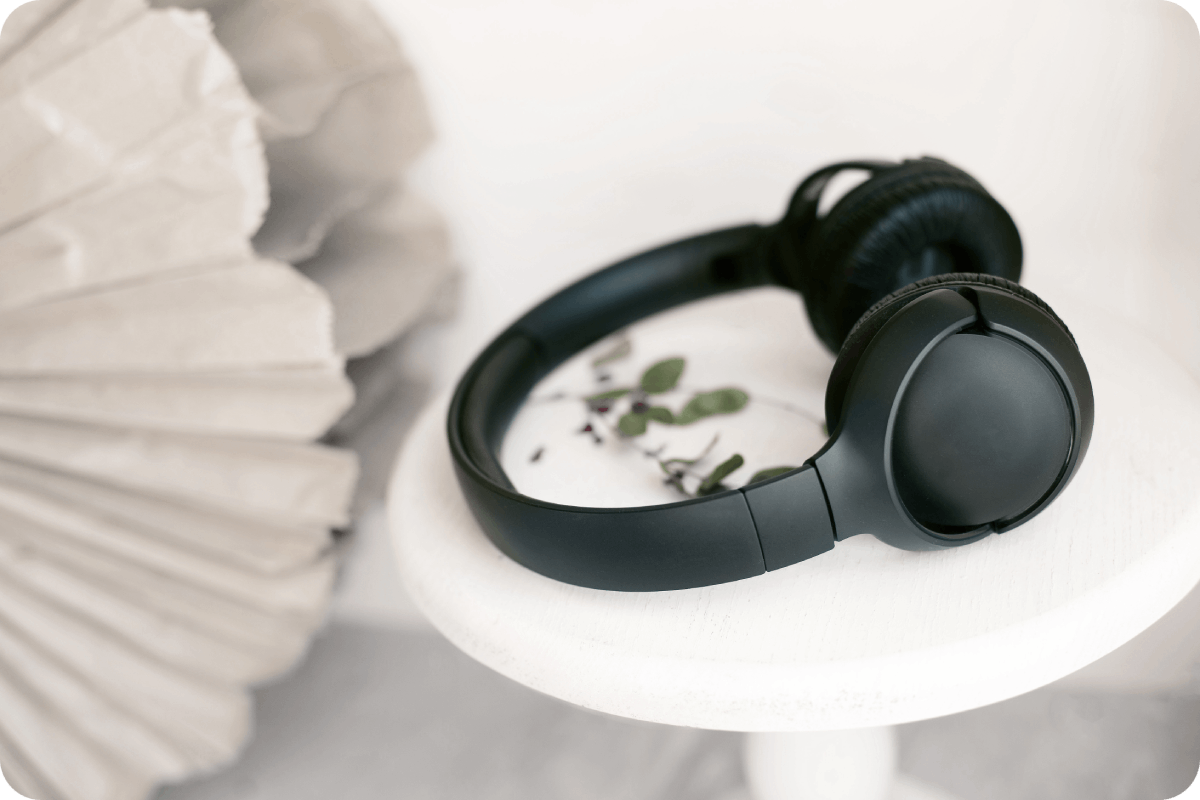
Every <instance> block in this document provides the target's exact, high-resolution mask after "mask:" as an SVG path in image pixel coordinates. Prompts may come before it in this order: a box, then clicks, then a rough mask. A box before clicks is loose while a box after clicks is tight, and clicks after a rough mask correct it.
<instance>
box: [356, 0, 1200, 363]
mask: <svg viewBox="0 0 1200 800" xmlns="http://www.w3.org/2000/svg"><path fill="white" fill-rule="evenodd" d="M377 2H378V4H379V7H380V8H381V9H382V10H383V11H384V13H385V14H386V15H387V16H388V17H389V18H390V19H391V20H392V21H393V22H394V23H395V25H396V26H397V29H398V30H399V31H400V34H401V36H402V38H403V42H404V44H405V46H406V47H407V49H408V50H409V52H410V54H411V56H412V57H413V59H414V61H415V62H416V64H417V67H418V69H419V71H420V73H421V77H422V80H423V82H424V85H425V87H426V89H427V92H428V95H429V99H430V102H431V104H432V106H433V111H434V116H435V121H436V125H437V128H438V136H439V140H438V144H437V145H436V147H435V149H434V151H433V152H432V153H430V155H429V156H428V158H427V159H426V160H425V162H424V164H423V165H422V167H421V170H420V174H419V177H418V184H419V186H420V188H421V189H422V190H424V191H425V192H426V193H428V194H430V195H432V196H433V197H434V199H435V200H436V201H437V202H438V203H439V204H440V205H441V207H442V208H443V210H444V211H445V213H446V214H447V216H448V218H449V222H450V225H451V228H452V232H453V236H454V241H455V244H456V247H457V249H458V254H459V257H460V259H461V261H462V263H463V264H464V265H465V267H466V268H467V270H468V280H467V284H466V292H465V300H464V302H465V306H464V309H463V310H464V314H463V318H462V322H461V323H460V326H459V328H458V329H457V331H456V333H455V334H454V338H453V341H452V342H451V343H450V346H449V348H448V349H447V351H446V353H445V357H444V358H443V360H442V361H441V363H440V366H441V370H442V380H443V382H445V383H449V382H450V381H452V380H453V378H454V376H455V375H456V373H457V372H458V370H459V369H460V368H461V367H462V366H463V365H464V364H465V363H466V361H467V360H469V358H470V356H471V355H472V354H473V353H474V352H475V350H476V349H478V348H479V347H480V346H482V345H483V344H484V343H485V342H486V340H487V338H488V337H489V335H491V334H492V333H494V332H495V331H497V330H498V329H499V328H501V327H502V326H503V325H504V324H506V323H507V322H508V321H511V319H512V318H514V317H515V316H516V315H518V314H519V313H520V312H521V311H522V310H523V309H524V308H525V307H526V306H527V305H529V304H530V303H532V302H534V301H536V300H537V299H539V298H540V297H542V296H544V295H545V294H547V293H548V292H549V291H550V290H552V289H553V288H556V287H558V286H560V285H562V284H565V283H567V282H569V281H570V280H572V279H574V278H576V277H578V276H579V275H581V274H583V273H585V272H587V271H589V270H591V269H593V268H595V267H597V266H600V265H601V264H603V263H604V262H606V261H609V260H611V259H614V258H616V257H619V256H621V255H624V254H627V253H629V252H632V251H634V250H637V249H640V248H642V247H645V246H648V245H651V244H654V243H658V242H661V241H664V240H667V239H669V238H672V237H676V236H679V235H683V234H686V233H689V232H694V231H697V230H699V229H702V228H705V227H711V226H717V225H724V224H729V223H736V222H741V221H745V220H748V219H757V220H762V221H767V220H770V219H772V218H774V217H775V216H777V215H778V214H779V212H780V211H781V209H782V207H783V204H784V202H785V200H786V198H787V197H788V195H789V193H790V191H791V190H792V188H793V187H794V186H795V184H796V182H797V181H798V179H799V178H800V177H802V176H803V175H804V174H805V173H806V172H808V171H809V170H811V169H813V168H814V167H816V166H818V165H820V164H822V163H824V162H827V161H830V160H834V159H838V158H842V157H847V156H886V157H903V156H907V155H919V154H923V153H930V154H937V155H940V156H942V157H945V158H947V159H949V160H951V161H953V162H955V163H958V164H959V165H960V166H963V167H964V168H966V169H968V170H969V171H971V172H973V173H974V174H976V176H977V177H979V178H980V179H981V180H982V181H983V183H984V184H985V185H986V186H988V187H989V188H990V189H991V190H992V191H993V193H994V194H995V195H996V196H997V197H998V198H999V199H1000V200H1001V201H1002V202H1004V203H1005V204H1006V205H1007V206H1008V207H1009V209H1010V210H1011V212H1012V213H1013V215H1014V217H1015V218H1016V220H1017V223H1018V225H1019V226H1020V228H1021V232H1022V234H1023V237H1024V240H1025V244H1026V252H1027V267H1026V270H1027V271H1026V282H1027V283H1029V284H1030V285H1031V286H1032V287H1033V288H1034V289H1035V290H1038V289H1041V290H1043V291H1044V293H1045V294H1046V295H1047V299H1048V300H1049V301H1050V302H1051V303H1052V304H1053V298H1054V294H1055V292H1071V293H1077V294H1081V295H1084V296H1087V297H1089V298H1091V299H1092V300H1094V301H1095V302H1096V303H1098V304H1100V305H1102V306H1104V307H1106V308H1110V309H1112V310H1114V311H1117V312H1119V313H1122V314H1124V315H1128V316H1133V317H1136V318H1138V319H1140V320H1141V321H1142V322H1143V324H1145V325H1147V326H1148V327H1150V328H1152V329H1153V330H1154V331H1155V332H1156V333H1157V335H1158V336H1159V338H1160V339H1161V340H1162V341H1164V342H1165V343H1167V344H1168V345H1169V346H1170V347H1172V349H1173V350H1174V351H1175V352H1176V353H1177V354H1179V356H1180V357H1181V358H1184V359H1185V360H1187V361H1188V363H1189V365H1190V366H1191V368H1192V369H1193V370H1195V371H1196V372H1197V374H1200V313H1197V312H1196V310H1195V308H1194V307H1193V306H1191V305H1189V303H1188V301H1187V300H1186V297H1185V295H1184V294H1183V293H1182V292H1181V291H1180V287H1181V286H1183V285H1186V286H1188V287H1190V288H1191V290H1192V291H1193V292H1195V293H1194V294H1192V297H1197V296H1200V263H1198V261H1200V226H1197V225H1194V224H1192V220H1195V219H1197V218H1198V212H1200V153H1198V152H1197V149H1196V147H1195V146H1193V144H1192V143H1193V142H1195V141H1197V140H1200V116H1198V111H1197V109H1198V104H1197V102H1196V99H1197V98H1200V37H1198V36H1197V30H1196V26H1195V24H1194V23H1193V22H1192V20H1191V19H1190V18H1189V17H1188V15H1187V14H1186V13H1185V11H1184V10H1183V9H1182V8H1180V7H1179V6H1177V5H1174V4H1171V3H1168V2H1164V0H1108V1H1102V2H1097V0H1013V1H1011V2H991V3H971V4H964V3H958V2H953V0H917V1H916V2H908V3H895V2H888V0H849V1H848V2H823V1H821V0H811V1H810V2H802V3H798V2H788V1H787V0H744V1H743V2H739V3H736V4H733V3H719V2H695V1H694V0H692V1H691V2H684V1H683V0H653V2H650V1H648V0H609V1H608V2H603V3H601V2H594V1H593V0H577V2H573V3H562V2H556V1H555V0H519V1H518V0H508V1H507V2H482V1H481V0H377ZM1051 284H1056V285H1054V286H1052V285H1051ZM1164 312H1165V313H1164Z"/></svg>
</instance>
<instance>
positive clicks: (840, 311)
mask: <svg viewBox="0 0 1200 800" xmlns="http://www.w3.org/2000/svg"><path fill="white" fill-rule="evenodd" d="M1021 259H1022V249H1021V237H1020V234H1018V232H1017V226H1016V224H1015V223H1014V222H1013V220H1012V217H1010V216H1009V215H1008V212H1007V211H1005V210H1004V207H1003V206H1001V205H1000V203H998V202H997V201H996V200H995V198H993V197H992V196H991V195H990V194H988V193H987V190H985V189H984V188H983V186H981V185H980V184H979V182H978V181H976V180H975V179H974V178H972V177H971V176H970V175H968V174H967V173H965V172H963V171H962V170H960V169H958V168H957V167H954V166H951V165H950V164H947V163H946V162H944V161H939V160H937V159H932V158H924V159H919V160H914V161H906V162H904V163H902V164H900V165H898V166H895V167H892V168H890V169H886V170H883V171H881V172H879V173H877V174H876V175H874V176H873V177H871V178H870V179H868V180H867V181H865V182H863V183H861V184H859V185H858V186H856V187H855V188H854V189H853V190H851V191H850V192H848V193H847V194H846V195H845V196H844V197H842V198H841V199H840V200H839V201H838V203H837V204H836V205H835V206H834V207H833V208H832V209H831V210H830V212H829V214H828V215H826V216H825V217H824V218H823V219H819V220H817V222H816V224H815V225H814V226H813V227H812V229H811V232H810V233H809V234H808V235H807V236H806V237H805V241H804V243H803V247H802V255H801V258H800V263H802V264H803V265H804V266H803V268H804V270H805V272H806V273H807V274H806V276H805V277H806V279H807V280H806V283H805V286H806V289H807V292H806V295H805V304H806V306H807V308H808V316H809V320H810V321H811V322H812V326H813V329H814V330H815V331H816V333H817V335H818V336H819V337H820V339H821V341H823V342H824V343H825V345H826V346H827V347H829V349H830V350H832V351H834V352H837V351H839V350H840V349H841V347H842V343H843V342H844V341H845V339H846V335H847V334H848V333H849V331H850V329H851V328H852V327H853V326H854V323H855V322H856V321H857V320H858V319H859V318H860V317H861V316H862V315H863V312H864V311H866V310H867V309H868V308H870V307H871V306H872V305H873V304H875V303H877V302H878V301H879V300H880V299H881V298H882V297H884V296H886V295H888V294H890V293H891V292H894V291H896V290H897V289H899V288H900V287H902V286H905V285H907V284H910V283H913V282H914V281H917V280H920V279H922V278H927V277H930V276H932V275H938V274H945V273H951V272H972V273H983V274H989V275H996V276H999V277H1002V278H1007V279H1009V280H1013V281H1015V280H1017V279H1019V278H1020V276H1021Z"/></svg>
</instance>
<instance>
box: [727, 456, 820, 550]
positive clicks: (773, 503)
mask: <svg viewBox="0 0 1200 800" xmlns="http://www.w3.org/2000/svg"><path fill="white" fill-rule="evenodd" d="M741 491H742V493H743V494H744V495H746V502H747V503H749V505H750V514H751V515H752V516H753V517H754V525H755V527H756V528H757V529H758V541H759V544H761V545H762V553H763V561H764V562H765V564H766V567H767V569H769V570H771V569H779V568H781V567H786V566H788V565H789V564H795V563H797V562H800V561H804V560H806V559H809V558H812V557H813V556H819V555H820V554H821V553H824V552H826V551H827V550H832V549H833V541H834V538H833V525H832V523H831V522H830V520H829V511H828V508H827V507H826V505H825V492H824V491H822V489H821V479H820V477H818V475H817V471H816V469H814V468H813V467H812V466H811V465H808V466H804V467H801V468H800V469H798V470H796V471H795V472H789V473H788V474H786V475H781V476H780V477H778V478H772V479H771V480H766V481H762V482H761V483H755V484H752V485H750V486H746V487H743V488H742V490H741Z"/></svg>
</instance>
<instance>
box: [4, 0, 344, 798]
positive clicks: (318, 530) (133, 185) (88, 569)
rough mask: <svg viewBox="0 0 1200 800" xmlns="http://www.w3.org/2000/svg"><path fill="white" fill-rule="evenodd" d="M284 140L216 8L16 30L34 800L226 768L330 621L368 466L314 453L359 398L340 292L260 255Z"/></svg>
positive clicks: (26, 714) (12, 208)
mask: <svg viewBox="0 0 1200 800" xmlns="http://www.w3.org/2000/svg"><path fill="white" fill-rule="evenodd" d="M301 94H304V93H303V92H302V93H301ZM326 94H329V92H326ZM332 95H333V97H334V98H335V100H334V101H333V102H335V103H336V102H337V100H336V98H339V97H341V92H340V90H338V91H333V92H332ZM280 96H281V97H284V96H289V95H288V92H286V91H284V92H283V93H282V94H281V95H280ZM296 105H297V103H296V102H295V101H294V100H286V101H285V100H281V101H280V106H281V108H283V107H286V108H293V107H295V106H296ZM301 105H303V104H301ZM308 106H309V107H312V105H311V104H308ZM320 119H321V115H320V114H317V119H316V120H315V125H316V127H315V128H313V130H316V129H317V128H319V127H320ZM259 122H260V109H259V105H258V104H257V103H256V102H255V101H254V99H253V98H252V97H251V96H250V94H249V93H248V92H247V91H246V88H245V86H244V85H243V79H242V77H241V75H240V74H239V69H238V67H237V65H236V64H235V63H234V61H233V60H232V59H231V58H230V57H229V55H228V54H227V53H226V52H225V51H224V50H223V49H222V48H221V47H220V46H219V45H218V43H217V41H216V39H215V38H214V36H213V33H212V28H211V24H210V21H209V18H208V16H207V15H206V14H205V13H203V12H200V11H192V10H184V9H178V8H164V9H154V10H151V9H148V8H147V7H146V6H145V4H144V3H143V2H142V0H41V2H38V3H33V4H30V5H27V6H24V7H22V8H21V9H19V10H18V11H17V12H15V13H14V14H13V15H12V17H11V18H10V20H9V22H8V23H7V24H6V25H5V28H4V32H3V35H2V36H0V763H2V764H3V767H4V771H5V775H6V777H7V778H8V780H9V781H10V782H11V783H12V784H13V785H14V786H15V787H16V788H17V789H18V790H20V791H22V792H23V793H25V794H27V795H29V796H32V797H47V798H49V797H53V798H65V799H66V800H136V799H137V798H142V797H146V796H148V795H149V793H150V792H152V791H153V789H154V787H155V786H156V785H158V784H160V783H162V782H164V781H173V780H180V779H183V778H185V777H187V776H189V775H192V774H195V773H196V772H199V771H203V770H208V769H212V768H214V767H216V766H218V765H220V764H222V763H224V762H227V761H228V760H230V759H231V758H232V757H233V756H234V755H235V754H236V753H237V752H238V750H239V749H240V748H241V746H242V744H243V743H244V741H245V738H246V736H247V735H248V732H249V729H250V703H249V699H248V693H247V688H248V686H250V685H252V684H253V683H256V682H258V681H262V680H265V679H267V678H270V677H273V676H275V675H278V674H279V673H280V672H281V671H283V670H285V669H287V668H288V667H289V666H290V665H291V664H293V663H294V662H295V660H296V659H297V658H299V657H300V655H301V654H302V653H303V651H304V649H305V648H306V646H307V643H308V641H309V638H310V636H311V634H312V632H313V630H314V629H315V628H316V626H317V625H319V624H320V622H321V621H322V619H323V616H324V613H325V608H326V602H327V598H328V594H329V590H330V586H331V584H332V580H333V575H334V566H333V560H332V555H331V552H330V544H331V537H330V534H329V529H330V527H332V526H341V525H344V524H346V522H347V509H348V507H349V502H350V498H351V494H352V492H353V489H354V483H355V475H356V465H355V460H354V458H353V456H352V455H350V454H348V453H346V452H345V451H342V450H338V449H335V448H330V447H327V446H324V445H321V444H317V443H314V439H315V438H317V437H319V436H320V435H321V434H322V433H323V432H324V431H325V430H326V429H327V428H328V427H329V426H330V425H331V424H332V423H333V422H334V421H335V420H336V419H338V417H340V416H341V415H342V413H343V412H344V411H345V410H346V409H347V408H348V407H349V405H350V403H351V402H352V399H353V391H352V387H351V386H350V384H349V382H348V381H347V380H346V378H345V376H344V374H343V370H342V366H343V358H344V353H345V352H346V351H345V349H344V348H339V346H338V344H337V343H336V342H335V339H334V324H335V323H334V308H333V306H332V304H331V302H330V299H329V294H328V293H327V292H326V291H325V290H324V289H322V288H321V287H320V286H319V285H318V284H316V283H314V282H313V281H312V280H310V279H309V278H307V277H305V276H304V275H303V274H301V273H300V272H299V271H297V270H296V269H295V268H293V267H292V266H291V265H289V264H286V263H283V262H282V261H280V260H276V259H271V258H267V257H264V256H262V255H260V254H259V253H258V252H256V250H255V248H254V247H253V246H252V243H251V237H252V236H253V235H254V234H255V233H256V231H257V230H258V229H259V227H260V224H261V222H262V220H263V219H264V215H265V214H266V213H267V204H268V197H269V195H270V193H271V189H269V187H268V183H267V166H266V158H265V155H264V148H263V144H262V138H261V137H260V134H259V130H258V125H259ZM297 191H299V190H297ZM340 219H341V217H337V218H336V219H333V221H331V222H329V226H330V227H332V226H333V224H335V223H336V222H337V221H338V220H340Z"/></svg>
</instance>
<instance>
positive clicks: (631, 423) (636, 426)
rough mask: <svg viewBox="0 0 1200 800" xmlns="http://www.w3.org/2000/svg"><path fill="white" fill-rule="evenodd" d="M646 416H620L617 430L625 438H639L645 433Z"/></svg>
mask: <svg viewBox="0 0 1200 800" xmlns="http://www.w3.org/2000/svg"><path fill="white" fill-rule="evenodd" d="M648 418H649V416H648V415H647V414H633V413H629V414H622V415H621V420H620V421H619V422H618V423H617V428H618V429H619V430H620V431H621V433H623V434H625V435H626V436H641V435H642V434H643V433H645V432H646V420H647V419H648Z"/></svg>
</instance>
